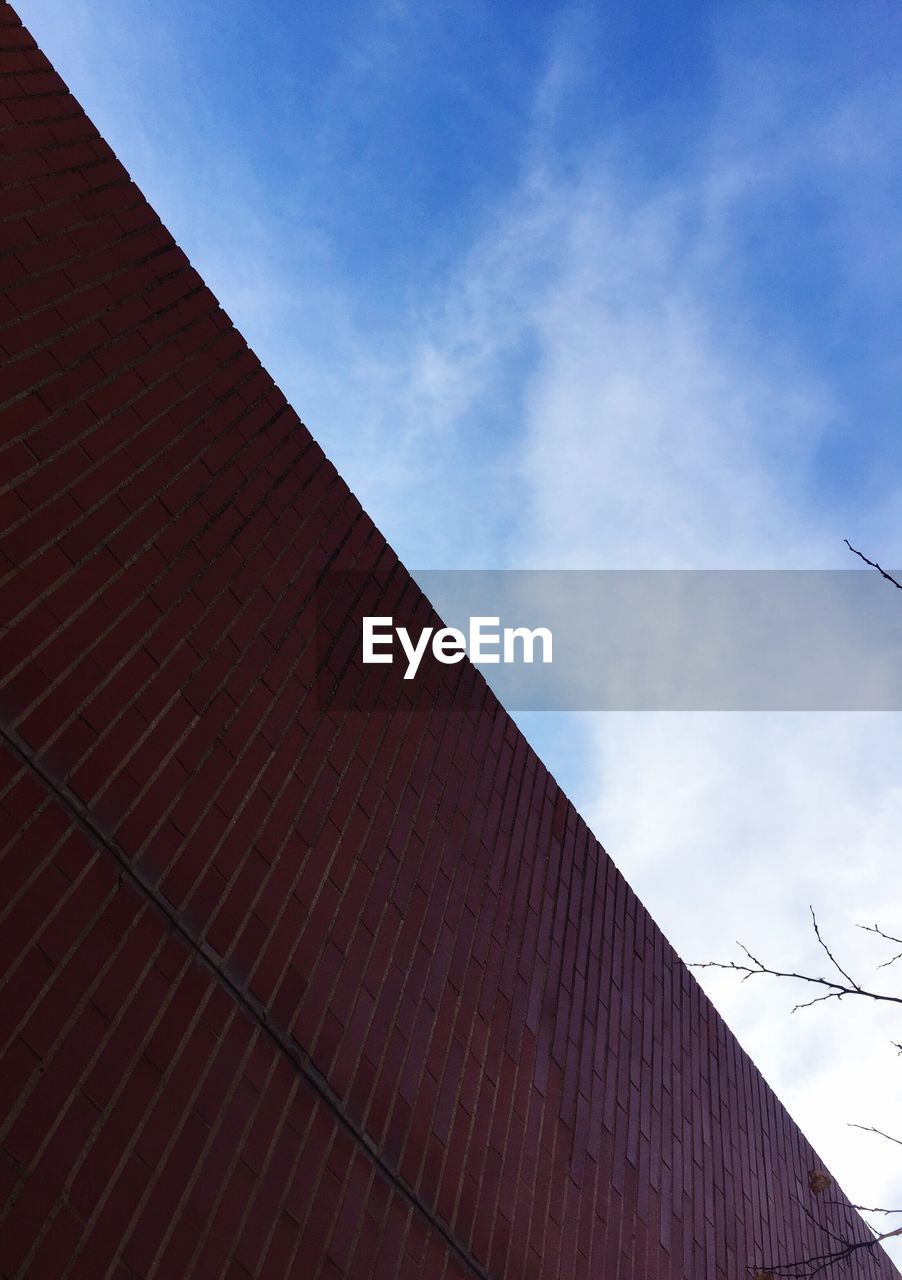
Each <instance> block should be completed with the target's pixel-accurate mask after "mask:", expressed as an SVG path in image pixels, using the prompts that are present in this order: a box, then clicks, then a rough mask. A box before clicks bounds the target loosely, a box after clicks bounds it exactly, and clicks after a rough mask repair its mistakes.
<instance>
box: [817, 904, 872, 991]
mask: <svg viewBox="0 0 902 1280" xmlns="http://www.w3.org/2000/svg"><path fill="white" fill-rule="evenodd" d="M808 910H809V911H810V912H811V926H812V928H813V929H814V936H815V937H816V938H817V940H818V942H819V943H820V944H821V946H822V947H823V949H824V951H825V952H826V954H827V957H828V959H829V960H830V963H831V964H832V965H833V967H834V969H835V970H836V971H837V973H839V974H841V975H842V977H844V978H845V980H846V982H849V983H851V984H852V986H853V987H854V988H855V990H856V991H860V990H861V987H860V985H859V984H858V983H857V982H856V981H855V979H854V978H852V977H850V976H849V974H848V973H846V971H845V969H844V968H843V967H842V965H841V964H840V963H839V961H838V960H837V959H836V957H835V956H834V954H833V952H832V951H831V950H830V948H829V947H828V946H827V944H826V942H824V939H823V938H822V937H821V931H820V929H819V928H818V924H817V916H816V915H815V914H814V907H812V906H811V904H810V903H809V905H808Z"/></svg>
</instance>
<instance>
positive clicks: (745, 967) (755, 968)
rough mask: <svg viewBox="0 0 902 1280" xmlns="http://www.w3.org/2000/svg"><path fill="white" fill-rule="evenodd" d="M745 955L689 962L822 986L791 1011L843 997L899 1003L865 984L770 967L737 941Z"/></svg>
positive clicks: (901, 999)
mask: <svg viewBox="0 0 902 1280" xmlns="http://www.w3.org/2000/svg"><path fill="white" fill-rule="evenodd" d="M736 945H737V946H738V947H740V948H741V950H742V951H744V952H745V954H746V955H747V956H748V958H749V960H750V961H751V962H752V963H751V964H737V962H736V961H735V960H704V961H694V962H690V965H689V967H690V968H691V969H729V970H731V971H732V972H733V973H738V974H739V975H740V976H741V978H742V981H743V982H746V981H748V979H749V978H754V977H758V976H760V975H761V974H767V976H768V977H771V978H794V979H795V980H796V981H797V982H808V983H810V984H811V985H813V986H817V987H826V988H827V990H826V993H825V994H824V995H821V996H815V997H814V998H813V999H812V1000H805V1001H803V1002H801V1003H799V1004H797V1005H794V1006H793V1013H795V1011H796V1010H797V1009H809V1008H810V1007H811V1006H812V1005H814V1004H819V1003H821V1001H823V1000H842V999H843V997H844V996H863V997H865V998H867V999H868V1000H880V1001H885V1002H887V1003H889V1004H902V996H891V995H887V994H886V993H885V992H882V991H870V990H868V988H867V987H860V986H857V985H854V984H853V985H851V986H847V985H846V984H845V983H843V982H837V981H836V979H834V978H818V977H815V976H814V975H813V974H810V973H795V972H794V971H792V970H789V969H771V968H770V967H769V966H768V965H766V964H763V963H762V961H760V960H759V959H758V957H757V956H754V955H752V953H751V952H750V951H749V950H748V948H747V947H745V946H743V944H742V943H741V942H737V944H736Z"/></svg>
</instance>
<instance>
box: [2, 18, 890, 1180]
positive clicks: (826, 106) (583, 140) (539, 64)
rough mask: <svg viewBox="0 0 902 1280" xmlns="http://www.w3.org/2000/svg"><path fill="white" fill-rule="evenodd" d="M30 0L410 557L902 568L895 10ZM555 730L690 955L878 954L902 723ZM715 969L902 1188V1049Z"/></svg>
mask: <svg viewBox="0 0 902 1280" xmlns="http://www.w3.org/2000/svg"><path fill="white" fill-rule="evenodd" d="M20 11H21V13H22V15H23V17H24V19H25V21H26V22H28V23H29V25H30V26H31V27H32V29H33V31H34V33H35V35H36V36H37V38H38V40H39V42H40V43H41V44H42V45H43V46H44V48H45V49H46V51H47V52H48V54H49V55H50V56H51V58H52V59H53V60H54V61H55V62H56V64H57V66H58V67H59V69H60V70H61V71H62V73H63V74H64V75H65V76H66V77H67V79H68V81H69V83H70V85H71V87H72V88H73V90H74V91H75V92H76V94H77V95H78V96H79V97H80V98H81V100H82V102H83V103H84V105H85V106H86V108H87V109H88V111H89V112H90V113H91V115H92V116H93V117H94V119H95V121H96V122H97V124H98V125H99V127H100V128H101V130H102V131H103V132H104V134H105V136H106V137H107V139H108V140H109V141H110V143H111V144H112V145H113V147H114V148H115V150H116V151H117V152H118V153H119V155H120V156H121V158H122V159H123V161H124V163H125V164H126V166H127V167H128V168H129V169H130V170H131V172H132V174H133V176H134V177H135V178H136V180H137V181H138V182H139V183H140V184H141V185H142V187H143V188H144V189H145V191H146V193H147V194H148V196H149V198H150V200H151V202H152V203H153V204H154V205H155V207H156V208H157V209H158V211H159V212H160V214H161V215H162V216H163V218H164V220H165V221H166V222H167V223H168V224H169V226H170V228H171V229H172V231H173V232H174V234H175V235H176V238H177V239H178V240H179V242H180V243H181V244H182V245H183V247H184V248H185V249H186V250H187V252H188V253H189V254H190V256H191V257H192V259H193V260H194V262H195V264H196V266H197V267H198V268H199V269H200V271H201V272H202V273H203V274H204V275H205V277H206V278H207V280H208V282H209V283H210V285H211V286H212V287H213V289H214V291H215V292H216V293H217V294H218V296H219V297H220V299H221V301H222V302H223V304H224V305H225V307H226V308H227V310H228V311H229V312H230V313H231V315H232V316H233V318H234V319H235V321H236V323H237V324H238V326H239V327H240V328H241V329H242V331H243V332H244V334H245V336H246V337H247V338H248V340H249V341H250V342H251V344H252V346H254V348H255V349H256V350H257V352H258V354H259V355H260V356H261V358H262V359H263V361H264V363H265V364H266V365H267V366H268V368H269V369H270V371H271V372H272V373H273V375H274V376H275V377H276V379H277V381H279V383H280V384H281V385H282V387H283V388H284V390H285V391H286V393H287V394H288V395H289V397H290V399H291V400H292V402H293V403H294V404H295V406H296V408H297V409H298V411H299V412H300V413H301V415H302V417H304V419H305V421H306V422H307V423H308V425H309V426H310V427H311V429H312V431H313V433H314V434H315V435H316V437H317V438H318V439H319V440H320V442H321V443H322V444H323V446H324V447H325V449H326V451H327V452H328V453H329V455H330V456H331V457H332V459H333V461H334V462H335V463H336V465H337V466H338V467H339V469H340V470H341V471H342V472H343V474H344V475H345V477H346V478H347V479H348V481H349V483H350V484H351V486H352V487H353V488H354V489H355V491H356V492H357V493H358V494H359V496H360V497H361V500H362V501H363V503H364V505H365V506H366V507H367V509H368V510H369V511H370V513H371V514H372V515H373V517H374V518H375V519H376V521H377V522H378V524H379V525H380V527H381V528H382V530H383V532H384V533H385V534H386V535H387V536H388V538H389V540H390V541H391V542H392V543H393V544H394V545H395V547H396V548H397V550H398V551H399V553H400V554H401V555H402V557H403V559H404V560H405V561H406V563H407V564H408V565H409V566H410V567H411V568H413V569H416V568H424V569H425V568H463V567H491V568H499V567H508V566H517V567H559V568H567V567H578V568H592V567H604V568H608V567H610V568H616V567H639V568H667V567H686V568H701V567H723V568H743V567H758V568H779V567H791V568H821V567H846V566H847V565H849V553H848V552H847V551H846V549H845V547H844V546H843V542H842V540H843V538H844V537H846V536H848V537H849V538H850V539H851V540H852V541H853V543H855V544H856V545H858V546H861V547H863V548H864V549H865V550H867V551H868V552H869V553H871V554H873V555H877V556H878V557H879V558H880V559H881V560H882V561H883V562H884V563H888V564H893V563H895V564H902V519H900V517H902V433H900V432H899V430H898V413H899V403H900V390H902V359H900V356H899V347H898V333H899V328H900V314H899V313H900V298H902V290H900V285H899V281H900V280H902V191H900V186H902V166H900V164H899V155H900V150H902V94H900V91H899V90H900V84H899V80H900V69H902V23H900V22H899V11H898V5H897V4H896V3H895V0H857V2H856V3H849V2H848V0H847V2H845V3H835V2H834V0H816V2H814V0H798V2H797V3H786V4H780V3H771V2H770V0H762V2H761V3H757V4H754V5H751V4H748V3H745V2H744V0H743V2H741V3H730V0H719V2H718V3H691V2H690V0H683V3H680V4H676V3H671V2H670V0H658V2H656V3H655V4H653V5H652V4H648V5H635V4H628V3H624V2H623V0H619V2H618V3H609V4H603V3H597V4H594V5H583V4H575V5H566V6H564V5H555V4H553V3H544V4H541V5H539V4H533V3H518V4H516V5H514V4H509V3H503V2H500V0H495V2H493V3H491V4H489V3H477V2H476V0H472V2H470V3H445V4H435V3H420V4H418V5H413V4H411V3H406V2H405V0H380V2H376V0H360V2H359V3H355V4H346V3H335V4H332V5H329V6H325V5H321V4H311V3H289V2H288V0H266V2H265V3H262V4H261V3H259V2H258V3H255V4H252V3H250V2H249V0H242V2H241V3H236V2H235V0H217V2H216V3H212V2H210V0H193V2H192V3H191V4H185V3H184V2H183V0H180V2H179V3H175V0H155V3H154V4H152V5H148V4H147V3H146V2H144V0H114V2H111V3H108V4H105V5H103V6H98V5H96V4H91V3H87V2H86V0H65V3H64V2H63V0H20ZM523 724H524V728H525V729H526V731H527V733H528V735H529V736H530V737H531V739H532V741H533V742H534V743H535V744H536V746H537V747H538V749H539V751H540V753H541V754H542V755H543V756H544V757H545V758H546V760H547V762H548V763H549V764H550V766H551V767H552V769H553V771H554V772H555V773H556V774H557V776H558V777H559V779H560V781H561V782H562V784H563V785H564V787H565V788H566V789H567V790H568V791H569V792H570V794H571V795H572V796H573V797H574V799H575V800H576V801H577V803H578V804H579V806H580V807H581V809H582V810H583V811H584V812H585V814H586V816H587V817H588V818H589V820H590V821H591V823H592V825H593V826H594V828H595V830H596V832H597V833H598V835H599V837H600V838H601V839H602V841H603V842H604V843H605V845H606V846H607V847H608V849H609V850H610V852H611V853H612V855H613V856H614V857H615V859H616V861H617V862H618V864H619V865H620V866H621V867H623V869H624V870H625V872H626V874H627V875H628V877H629V879H630V880H631V881H632V883H633V884H634V886H635V887H636V888H637V890H638V891H639V893H640V895H641V896H642V897H643V898H644V900H645V901H646V903H647V904H648V906H649V907H650V909H651V910H652V912H653V914H654V915H655V916H656V918H657V919H658V921H659V923H661V925H662V926H663V927H664V929H665V931H666V932H667V933H668V934H669V935H670V937H671V938H672V940H673V941H674V943H675V944H676V946H677V947H678V949H679V950H680V952H681V953H682V954H683V955H684V956H685V957H686V958H688V959H694V958H704V957H707V956H711V955H721V956H723V955H726V954H731V953H732V945H733V939H734V938H735V937H736V936H739V937H743V938H744V939H746V940H750V941H753V942H755V943H756V944H758V945H759V946H760V949H761V950H762V951H763V952H764V953H765V954H768V955H771V956H774V957H775V958H779V959H781V960H785V961H788V962H790V963H791V965H792V966H793V967H798V966H803V965H806V964H807V965H809V966H810V965H814V964H816V963H817V953H816V949H813V948H812V942H811V939H810V937H809V935H808V932H807V928H806V923H805V921H806V910H807V904H808V902H814V903H815V904H816V905H817V906H818V909H819V912H820V914H821V918H822V919H823V920H824V921H825V923H826V924H827V926H828V927H829V928H830V930H831V933H832V936H834V937H835V938H836V939H837V944H838V945H841V946H842V947H844V948H847V949H848V950H847V952H844V954H848V955H850V957H851V960H850V963H851V962H852V961H854V962H856V963H860V964H861V965H862V966H864V971H865V972H867V971H868V967H869V966H871V967H872V966H873V964H875V963H876V962H878V961H879V960H880V959H883V958H884V957H883V956H882V955H881V954H879V953H876V952H875V951H874V949H873V944H872V942H871V941H870V940H869V939H867V938H866V937H864V936H863V935H861V934H860V932H856V931H855V929H854V923H855V922H856V921H868V922H870V921H872V920H873V919H874V918H875V916H877V917H879V918H880V920H881V921H882V922H884V923H885V924H886V926H887V927H889V928H890V930H891V931H894V932H898V928H899V922H900V921H902V891H900V889H899V888H898V887H897V883H898V873H897V868H898V846H899V833H900V831H902V786H900V781H899V776H898V768H897V765H896V762H897V761H898V760H899V759H902V729H900V725H899V721H898V717H894V716H889V715H885V716H879V715H878V716H858V715H855V716H853V715H846V716H828V715H819V716H807V717H806V716H794V717H793V716H769V715H768V716H765V715H746V716H727V715H721V716H675V715H669V716H665V715H661V716H654V715H645V716H632V717H630V716H623V715H614V716H607V717H598V716H588V715H586V716H574V717H569V718H563V717H541V716H531V717H525V718H524V719H523ZM893 926H895V927H894V928H893ZM705 984H706V986H707V988H708V990H709V991H710V992H711V993H712V995H713V996H714V998H715V999H716V1001H717V1003H718V1005H719V1007H720V1008H721V1009H722V1010H723V1011H724V1013H725V1014H726V1016H727V1018H728V1020H729V1021H730V1023H731V1025H732V1026H733V1027H734V1029H735V1030H736V1031H737V1033H738V1034H739V1035H740V1038H741V1039H742V1040H743V1042H744V1043H745V1044H746V1046H747V1047H748V1048H749V1049H750V1051H751V1052H752V1054H753V1056H754V1057H755V1059H756V1061H758V1062H759V1064H760V1065H761V1067H762V1069H763V1070H764V1072H765V1075H766V1076H767V1077H768V1078H769V1079H770V1081H771V1082H772V1083H773V1084H774V1085H775V1087H776V1088H777V1090H778V1092H779V1093H780V1095H781V1097H783V1098H784V1099H785V1100H786V1101H787V1103H788V1104H789V1106H790V1109H791V1110H792V1111H793V1113H794V1114H795V1115H796V1117H797V1118H798V1119H799V1120H800V1122H801V1123H802V1124H803V1127H804V1128H805V1129H806V1131H807V1132H808V1133H809V1134H810V1136H811V1137H812V1138H813V1140H814V1141H815V1142H816V1144H817V1145H818V1146H819V1147H820V1148H821V1150H822V1153H823V1154H824V1156H825V1158H826V1159H827V1160H828V1161H831V1162H832V1164H833V1167H834V1171H835V1172H836V1173H837V1175H838V1176H839V1177H840V1180H841V1181H842V1182H843V1183H844V1184H845V1185H846V1187H847V1189H848V1190H849V1191H850V1192H852V1193H853V1194H854V1195H855V1196H856V1197H857V1198H859V1199H861V1200H862V1201H863V1202H866V1203H882V1202H885V1201H889V1200H892V1201H893V1202H894V1203H897V1204H902V1177H900V1175H899V1171H898V1162H897V1161H896V1159H895V1156H894V1154H893V1151H892V1150H890V1149H888V1148H886V1149H885V1148H883V1147H880V1146H879V1145H878V1146H875V1145H874V1143H875V1142H876V1140H875V1139H872V1138H868V1137H867V1136H866V1135H861V1134H855V1133H854V1132H853V1131H850V1130H848V1129H847V1128H846V1124H845V1122H846V1121H847V1120H860V1121H862V1122H863V1123H880V1124H881V1127H890V1128H891V1127H892V1126H893V1124H894V1123H895V1126H896V1131H898V1132H902V1112H900V1107H899V1093H900V1091H899V1089H898V1071H899V1068H898V1065H897V1061H896V1059H895V1057H894V1055H893V1052H892V1050H891V1049H890V1047H889V1044H888V1041H889V1039H890V1038H891V1036H893V1037H894V1038H896V1039H898V1038H899V1037H898V1029H897V1028H894V1027H892V1026H891V1025H889V1024H885V1023H883V1022H881V1021H880V1019H879V1018H877V1017H876V1016H875V1015H874V1014H873V1011H872V1010H870V1009H864V1010H863V1011H861V1012H856V1011H854V1010H845V1009H844V1010H836V1009H834V1010H829V1009H828V1010H827V1011H826V1012H825V1011H812V1013H811V1014H810V1015H804V1016H803V1015H796V1016H795V1018H794V1020H790V1018H789V1014H788V1007H789V1005H790V1004H791V1003H792V997H791V996H790V994H789V993H788V992H787V993H785V994H784V993H783V992H779V991H778V992H773V991H764V990H763V989H762V990H760V991H758V990H754V989H753V984H749V985H748V986H746V987H743V988H741V989H737V987H736V986H735V984H732V983H730V982H729V980H724V981H720V980H718V979H717V978H716V976H715V975H705Z"/></svg>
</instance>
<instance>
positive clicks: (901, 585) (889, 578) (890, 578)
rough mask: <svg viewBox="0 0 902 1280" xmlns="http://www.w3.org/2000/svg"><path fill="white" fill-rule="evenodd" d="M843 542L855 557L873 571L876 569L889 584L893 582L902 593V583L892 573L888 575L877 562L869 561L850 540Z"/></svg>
mask: <svg viewBox="0 0 902 1280" xmlns="http://www.w3.org/2000/svg"><path fill="white" fill-rule="evenodd" d="M843 542H844V543H845V544H846V546H847V547H848V548H849V550H850V551H851V552H852V554H853V555H856V556H858V558H859V560H863V561H864V562H865V564H869V565H870V566H871V568H872V569H876V570H877V572H878V573H879V574H880V575H881V577H883V578H886V580H887V582H891V583H892V584H893V586H894V587H898V588H899V590H900V591H902V582H897V581H896V579H895V578H894V577H893V575H892V574H891V573H887V572H886V570H885V569H881V567H880V565H879V564H878V563H877V561H876V560H869V559H868V558H867V556H866V555H864V554H863V552H861V551H858V550H857V549H856V548H855V547H853V546H852V544H851V542H850V541H849V539H848V538H843Z"/></svg>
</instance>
